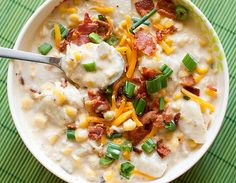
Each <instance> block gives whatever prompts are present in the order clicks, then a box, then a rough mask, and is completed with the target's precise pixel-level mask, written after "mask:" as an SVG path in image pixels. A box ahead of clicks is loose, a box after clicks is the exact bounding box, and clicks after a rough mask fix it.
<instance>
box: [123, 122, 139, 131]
mask: <svg viewBox="0 0 236 183" xmlns="http://www.w3.org/2000/svg"><path fill="white" fill-rule="evenodd" d="M135 128H136V123H135V122H134V121H133V120H131V119H129V120H127V121H126V122H124V123H123V129H124V131H132V130H134V129H135Z"/></svg>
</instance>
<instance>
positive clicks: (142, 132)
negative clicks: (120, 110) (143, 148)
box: [128, 125, 151, 146]
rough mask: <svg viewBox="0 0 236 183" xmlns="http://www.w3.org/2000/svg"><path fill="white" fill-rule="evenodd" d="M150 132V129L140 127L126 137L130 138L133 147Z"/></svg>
mask: <svg viewBox="0 0 236 183" xmlns="http://www.w3.org/2000/svg"><path fill="white" fill-rule="evenodd" d="M148 126H149V125H148ZM150 131H151V129H145V127H143V126H141V127H138V128H136V129H135V130H133V131H130V132H128V137H129V138H130V140H131V142H132V144H133V146H136V145H138V144H139V142H141V141H142V140H143V139H144V138H145V137H146V135H147V134H149V133H150Z"/></svg>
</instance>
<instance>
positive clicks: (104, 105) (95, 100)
mask: <svg viewBox="0 0 236 183" xmlns="http://www.w3.org/2000/svg"><path fill="white" fill-rule="evenodd" d="M88 96H89V99H90V102H91V104H92V110H93V112H95V113H96V114H98V115H101V114H103V113H104V112H107V111H109V110H110V105H109V102H108V101H107V99H106V98H105V97H104V95H103V92H102V91H101V90H89V91H88Z"/></svg>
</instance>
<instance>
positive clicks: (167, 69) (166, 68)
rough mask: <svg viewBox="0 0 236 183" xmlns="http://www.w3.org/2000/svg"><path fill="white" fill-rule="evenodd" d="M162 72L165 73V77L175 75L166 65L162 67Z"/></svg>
mask: <svg viewBox="0 0 236 183" xmlns="http://www.w3.org/2000/svg"><path fill="white" fill-rule="evenodd" d="M160 70H161V72H162V73H163V75H165V76H166V77H168V76H170V75H171V74H172V73H173V70H172V69H171V68H170V67H169V66H168V65H166V64H164V65H163V66H161V69H160Z"/></svg>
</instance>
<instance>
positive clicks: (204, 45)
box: [198, 39, 207, 48]
mask: <svg viewBox="0 0 236 183" xmlns="http://www.w3.org/2000/svg"><path fill="white" fill-rule="evenodd" d="M198 41H199V44H200V46H201V47H203V48H204V47H206V45H207V42H206V40H204V39H199V40H198Z"/></svg>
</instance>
